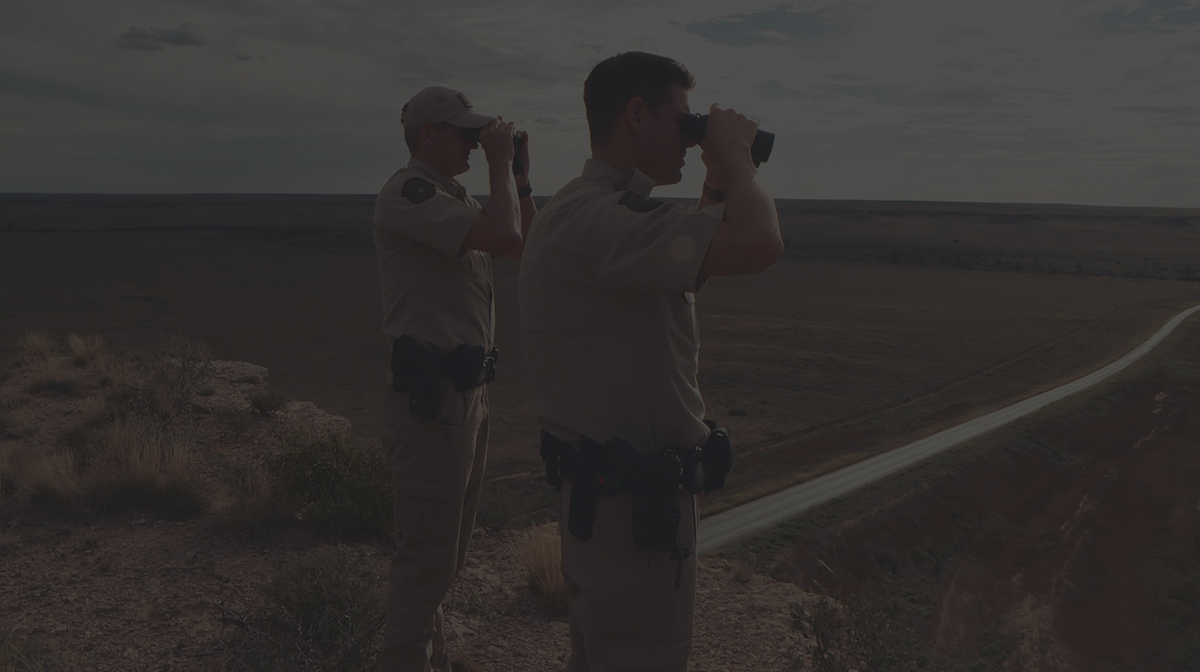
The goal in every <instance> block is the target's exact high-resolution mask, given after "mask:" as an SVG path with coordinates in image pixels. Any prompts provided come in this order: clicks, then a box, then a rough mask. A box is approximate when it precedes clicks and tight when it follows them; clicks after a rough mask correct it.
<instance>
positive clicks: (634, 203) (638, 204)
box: [617, 191, 663, 212]
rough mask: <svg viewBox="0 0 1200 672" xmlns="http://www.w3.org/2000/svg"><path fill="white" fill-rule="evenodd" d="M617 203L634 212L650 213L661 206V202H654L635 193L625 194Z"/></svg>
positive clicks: (628, 192)
mask: <svg viewBox="0 0 1200 672" xmlns="http://www.w3.org/2000/svg"><path fill="white" fill-rule="evenodd" d="M617 202H618V203H620V204H621V205H624V206H627V207H628V208H629V209H630V210H633V211H634V212H650V211H651V210H653V209H655V208H657V207H658V206H660V205H662V204H663V202H662V201H659V200H655V199H653V198H650V197H648V196H642V195H641V194H639V193H637V192H636V191H627V192H625V195H624V196H622V197H621V200H619V201H617Z"/></svg>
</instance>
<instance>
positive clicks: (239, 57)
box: [233, 53, 254, 62]
mask: <svg viewBox="0 0 1200 672" xmlns="http://www.w3.org/2000/svg"><path fill="white" fill-rule="evenodd" d="M233 60H235V61H241V62H245V61H253V60H254V55H253V54H242V53H237V54H234V55H233Z"/></svg>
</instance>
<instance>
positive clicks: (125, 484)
mask: <svg viewBox="0 0 1200 672" xmlns="http://www.w3.org/2000/svg"><path fill="white" fill-rule="evenodd" d="M89 466H90V468H89V471H88V474H87V478H86V483H85V487H86V498H87V501H88V503H89V504H90V505H91V506H92V507H93V508H95V509H97V510H99V511H113V510H123V509H129V508H136V507H146V506H149V507H154V508H157V509H160V510H163V511H166V512H169V513H174V514H178V515H185V516H191V515H199V514H201V513H203V512H204V510H205V508H206V500H205V497H204V494H203V493H202V491H201V488H200V485H199V483H198V482H197V473H196V469H195V466H194V465H193V463H192V459H191V450H190V448H189V446H188V445H187V444H186V442H184V441H183V440H182V439H180V437H179V436H177V435H175V434H172V433H169V432H167V431H165V430H163V429H162V428H160V427H159V426H157V425H155V424H153V423H151V422H147V421H126V420H118V421H116V422H113V423H112V424H109V425H107V426H105V427H104V428H103V429H101V430H100V433H99V437H98V439H97V441H96V447H95V449H94V454H93V455H92V456H91V460H90V465H89Z"/></svg>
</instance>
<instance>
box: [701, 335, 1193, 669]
mask: <svg viewBox="0 0 1200 672" xmlns="http://www.w3.org/2000/svg"><path fill="white" fill-rule="evenodd" d="M1198 410H1200V316H1193V318H1191V319H1190V320H1189V321H1187V322H1185V323H1184V324H1183V325H1181V326H1180V328H1179V329H1178V330H1177V332H1176V333H1175V334H1174V335H1172V336H1171V337H1169V338H1168V339H1167V341H1165V342H1164V343H1163V345H1161V346H1159V348H1158V349H1157V350H1156V351H1155V352H1153V353H1151V354H1150V355H1148V356H1147V357H1146V358H1145V359H1144V360H1143V361H1141V362H1139V363H1138V364H1135V365H1134V366H1132V367H1131V368H1130V369H1128V370H1127V371H1125V372H1123V373H1121V374H1119V375H1118V376H1117V377H1116V378H1114V379H1113V380H1112V381H1111V382H1108V383H1105V384H1103V385H1101V386H1099V387H1098V388H1096V389H1094V390H1090V391H1088V392H1084V393H1081V394H1079V395H1077V396H1074V397H1071V398H1069V399H1066V400H1063V401H1061V402H1059V403H1058V404H1056V405H1054V406H1051V407H1050V408H1048V409H1046V410H1044V411H1042V412H1040V413H1037V414H1034V415H1032V416H1030V417H1028V418H1025V419H1023V420H1020V421H1018V422H1017V423H1015V424H1013V425H1011V426H1009V427H1006V428H1003V429H1000V430H998V431H996V432H994V433H993V434H990V435H987V436H984V437H981V438H979V439H977V440H975V441H972V442H970V443H968V444H966V445H965V446H963V447H961V448H958V449H955V450H952V451H949V452H948V453H946V454H944V455H942V456H939V457H937V458H935V459H933V460H932V461H930V462H928V463H926V464H924V465H921V466H918V467H915V468H913V469H911V470H909V471H908V472H907V473H904V474H902V475H899V476H896V477H893V478H891V479H889V480H886V481H883V482H880V483H877V484H875V485H873V486H870V487H868V488H866V489H864V490H862V491H859V492H857V493H855V494H853V495H850V496H847V497H845V498H843V499H842V500H840V501H835V502H834V503H831V504H830V505H827V506H825V507H823V508H820V509H816V510H814V511H813V512H812V513H810V514H807V515H805V516H803V517H800V518H797V519H793V520H792V521H789V522H788V523H786V524H784V525H783V526H781V527H779V528H777V529H775V530H773V531H771V532H769V533H764V534H763V535H760V536H758V537H756V538H754V539H751V540H748V541H746V542H744V543H741V544H739V545H736V546H734V547H731V548H728V549H726V551H725V553H724V555H726V556H727V557H734V558H742V559H744V560H746V561H748V562H752V563H755V564H756V565H757V566H758V569H759V571H762V572H765V573H768V574H770V575H772V576H773V577H774V578H776V579H780V580H785V581H790V582H793V583H796V584H798V585H800V586H801V587H803V588H805V589H807V590H811V591H814V592H818V593H825V594H830V595H833V596H835V597H836V598H837V599H839V600H842V601H844V602H846V603H851V604H853V603H860V604H864V605H869V606H868V609H869V610H872V611H873V613H874V614H875V615H876V618H877V619H878V622H877V624H876V627H879V623H880V622H882V623H883V624H885V625H886V626H887V628H888V629H890V630H891V631H893V632H907V633H910V636H911V637H912V639H913V640H914V641H917V642H919V645H920V646H921V647H924V648H925V649H926V650H928V651H930V652H932V653H934V654H936V655H937V656H938V660H940V661H941V662H942V664H943V665H944V669H970V670H1044V671H1050V670H1088V671H1097V672H1101V671H1105V672H1107V671H1110V670H1111V671H1115V670H1131V671H1132V670H1138V671H1151V670H1154V671H1157V670H1162V671H1167V670H1170V671H1181V672H1182V671H1184V670H1195V669H1200V555H1197V552H1196V549H1197V548H1198V547H1200V546H1198V545H1200V500H1198V499H1197V493H1200V487H1198V486H1200V452H1198V451H1197V449H1196V447H1197V446H1198V445H1200V413H1198ZM903 648H904V647H902V646H897V647H896V650H897V651H899V650H903ZM902 669H903V668H902Z"/></svg>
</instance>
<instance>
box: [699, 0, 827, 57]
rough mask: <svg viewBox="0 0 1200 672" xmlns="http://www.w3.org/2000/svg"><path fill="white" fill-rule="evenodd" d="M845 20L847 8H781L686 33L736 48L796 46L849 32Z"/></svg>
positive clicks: (726, 19) (725, 19)
mask: <svg viewBox="0 0 1200 672" xmlns="http://www.w3.org/2000/svg"><path fill="white" fill-rule="evenodd" d="M845 17H846V10H845V6H844V5H840V6H834V7H828V8H824V9H817V10H803V11H798V12H797V11H790V10H787V9H782V8H780V9H772V10H769V11H765V12H755V13H752V14H731V15H729V16H726V17H722V18H717V19H711V20H709V21H703V22H699V23H692V24H688V26H687V30H688V31H689V32H692V33H695V34H696V35H699V36H700V37H703V38H704V39H706V40H708V41H710V42H715V43H717V44H724V45H729V46H733V47H744V46H749V45H755V44H794V43H799V42H801V41H805V40H810V39H815V38H822V37H832V36H836V35H844V34H846V33H848V32H849V28H848V26H847V25H846V21H845Z"/></svg>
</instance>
